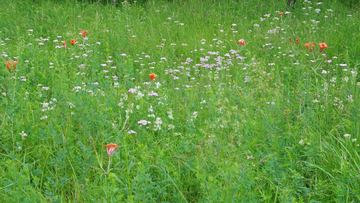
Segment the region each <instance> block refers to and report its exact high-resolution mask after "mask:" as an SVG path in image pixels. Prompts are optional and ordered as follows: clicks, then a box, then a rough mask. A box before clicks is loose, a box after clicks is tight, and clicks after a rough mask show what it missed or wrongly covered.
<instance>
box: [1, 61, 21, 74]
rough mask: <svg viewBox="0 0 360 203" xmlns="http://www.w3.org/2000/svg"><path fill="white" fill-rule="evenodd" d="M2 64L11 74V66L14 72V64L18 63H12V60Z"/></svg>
mask: <svg viewBox="0 0 360 203" xmlns="http://www.w3.org/2000/svg"><path fill="white" fill-rule="evenodd" d="M4 63H5V64H6V68H7V69H8V70H9V73H11V66H12V67H13V68H14V70H15V69H16V64H17V63H18V62H17V61H13V60H12V59H10V61H4Z"/></svg>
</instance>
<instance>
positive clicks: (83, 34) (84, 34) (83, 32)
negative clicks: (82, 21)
mask: <svg viewBox="0 0 360 203" xmlns="http://www.w3.org/2000/svg"><path fill="white" fill-rule="evenodd" d="M80 33H81V34H82V36H83V37H86V34H87V33H88V31H86V30H83V31H80Z"/></svg>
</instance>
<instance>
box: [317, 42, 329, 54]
mask: <svg viewBox="0 0 360 203" xmlns="http://www.w3.org/2000/svg"><path fill="white" fill-rule="evenodd" d="M319 46H320V52H322V51H323V50H324V49H325V48H328V46H327V44H325V42H323V43H319Z"/></svg>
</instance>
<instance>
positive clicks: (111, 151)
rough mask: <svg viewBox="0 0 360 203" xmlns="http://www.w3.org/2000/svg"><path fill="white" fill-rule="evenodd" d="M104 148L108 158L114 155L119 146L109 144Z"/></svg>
mask: <svg viewBox="0 0 360 203" xmlns="http://www.w3.org/2000/svg"><path fill="white" fill-rule="evenodd" d="M105 147H106V151H107V153H108V155H109V157H111V156H112V155H113V154H114V152H115V150H116V149H119V146H118V145H117V144H114V143H110V144H108V145H105Z"/></svg>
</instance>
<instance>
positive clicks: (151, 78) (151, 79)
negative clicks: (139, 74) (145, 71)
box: [149, 73, 156, 82]
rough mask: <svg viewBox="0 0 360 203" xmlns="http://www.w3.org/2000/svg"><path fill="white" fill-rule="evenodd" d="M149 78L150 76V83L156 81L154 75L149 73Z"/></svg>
mask: <svg viewBox="0 0 360 203" xmlns="http://www.w3.org/2000/svg"><path fill="white" fill-rule="evenodd" d="M149 76H150V81H151V82H152V81H153V80H155V79H156V74H155V73H151V74H149Z"/></svg>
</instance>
